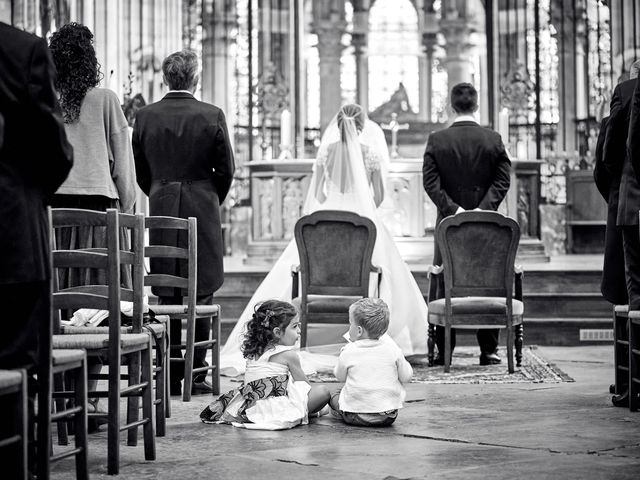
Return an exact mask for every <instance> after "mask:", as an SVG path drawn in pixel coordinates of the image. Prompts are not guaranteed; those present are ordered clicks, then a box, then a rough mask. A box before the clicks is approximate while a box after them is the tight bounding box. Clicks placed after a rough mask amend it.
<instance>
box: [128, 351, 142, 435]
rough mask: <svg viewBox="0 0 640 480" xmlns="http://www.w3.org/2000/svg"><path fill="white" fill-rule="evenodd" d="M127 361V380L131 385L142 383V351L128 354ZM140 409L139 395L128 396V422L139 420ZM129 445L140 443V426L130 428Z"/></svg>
mask: <svg viewBox="0 0 640 480" xmlns="http://www.w3.org/2000/svg"><path fill="white" fill-rule="evenodd" d="M128 357H129V358H128V362H127V382H128V384H129V385H130V386H131V385H137V384H138V383H140V352H135V353H132V354H131V355H128ZM139 410H140V399H139V397H137V396H134V395H132V396H130V397H128V398H127V423H133V422H136V421H137V420H138V417H139ZM127 445H128V446H130V447H135V446H136V445H138V427H135V428H130V429H129V430H128V431H127Z"/></svg>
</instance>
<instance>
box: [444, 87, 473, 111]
mask: <svg viewBox="0 0 640 480" xmlns="http://www.w3.org/2000/svg"><path fill="white" fill-rule="evenodd" d="M451 107H452V108H453V111H454V112H456V113H462V114H464V113H473V112H475V111H476V110H477V109H478V91H477V90H476V89H475V87H474V86H473V85H471V84H470V83H459V84H457V85H455V86H454V87H453V88H452V89H451Z"/></svg>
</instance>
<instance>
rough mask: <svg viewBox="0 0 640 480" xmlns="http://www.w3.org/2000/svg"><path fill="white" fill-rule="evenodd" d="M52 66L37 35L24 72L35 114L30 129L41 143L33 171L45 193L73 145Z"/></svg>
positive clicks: (56, 182) (57, 181)
mask: <svg viewBox="0 0 640 480" xmlns="http://www.w3.org/2000/svg"><path fill="white" fill-rule="evenodd" d="M55 75H56V74H55V66H54V63H53V59H52V58H51V53H50V52H49V48H48V47H47V43H46V42H45V41H44V40H42V39H39V40H38V41H36V42H35V43H34V45H33V51H32V54H31V63H30V64H29V72H28V82H29V84H28V89H29V94H30V96H31V101H32V102H33V104H34V106H35V109H36V113H37V116H34V118H33V125H32V126H33V131H34V132H38V142H39V143H40V144H41V145H42V151H43V152H44V153H43V155H42V156H41V159H42V162H41V163H40V164H39V165H37V166H34V168H33V171H32V173H33V175H34V177H35V180H36V182H37V184H38V185H39V187H40V188H42V191H43V193H44V194H45V196H50V195H53V194H54V193H55V191H56V190H57V189H58V187H59V186H60V185H62V182H64V180H65V179H66V178H67V175H68V174H69V171H70V170H71V167H72V165H73V147H72V146H71V144H70V143H69V141H68V140H67V134H66V132H65V130H64V122H63V120H62V111H61V110H60V105H59V103H58V98H57V95H56V92H55V88H54V86H53V83H54V78H55Z"/></svg>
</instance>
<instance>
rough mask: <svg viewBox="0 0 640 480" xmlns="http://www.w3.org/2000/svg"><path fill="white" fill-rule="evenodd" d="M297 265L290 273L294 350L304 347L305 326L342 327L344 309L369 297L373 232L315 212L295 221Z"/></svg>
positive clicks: (359, 222) (364, 224)
mask: <svg viewBox="0 0 640 480" xmlns="http://www.w3.org/2000/svg"><path fill="white" fill-rule="evenodd" d="M294 234H295V239H296V245H297V247H298V253H299V256H300V265H298V266H293V267H292V276H293V279H292V290H291V298H293V299H297V298H298V283H300V298H299V302H300V326H301V330H302V331H301V338H300V346H301V347H305V346H306V345H307V325H308V324H309V323H311V322H317V323H348V322H349V307H350V306H351V304H352V303H353V302H355V301H356V300H358V299H360V298H365V297H368V296H369V284H370V275H371V273H372V272H374V273H377V274H378V292H379V290H380V281H381V279H382V270H381V269H380V268H378V267H375V266H373V265H372V264H371V257H372V255H373V247H374V245H375V243H376V226H375V224H374V223H373V222H372V221H371V220H369V219H368V218H365V217H361V216H360V215H358V214H356V213H353V212H347V211H339V210H321V211H317V212H314V213H312V214H311V215H306V216H304V217H302V218H300V219H299V220H298V221H297V222H296V225H295V229H294Z"/></svg>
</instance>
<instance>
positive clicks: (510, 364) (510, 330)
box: [507, 322, 515, 373]
mask: <svg viewBox="0 0 640 480" xmlns="http://www.w3.org/2000/svg"><path fill="white" fill-rule="evenodd" d="M509 323H511V322H509ZM513 344H514V341H513V327H512V326H509V327H507V365H508V368H509V373H513V372H515V368H513Z"/></svg>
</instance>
